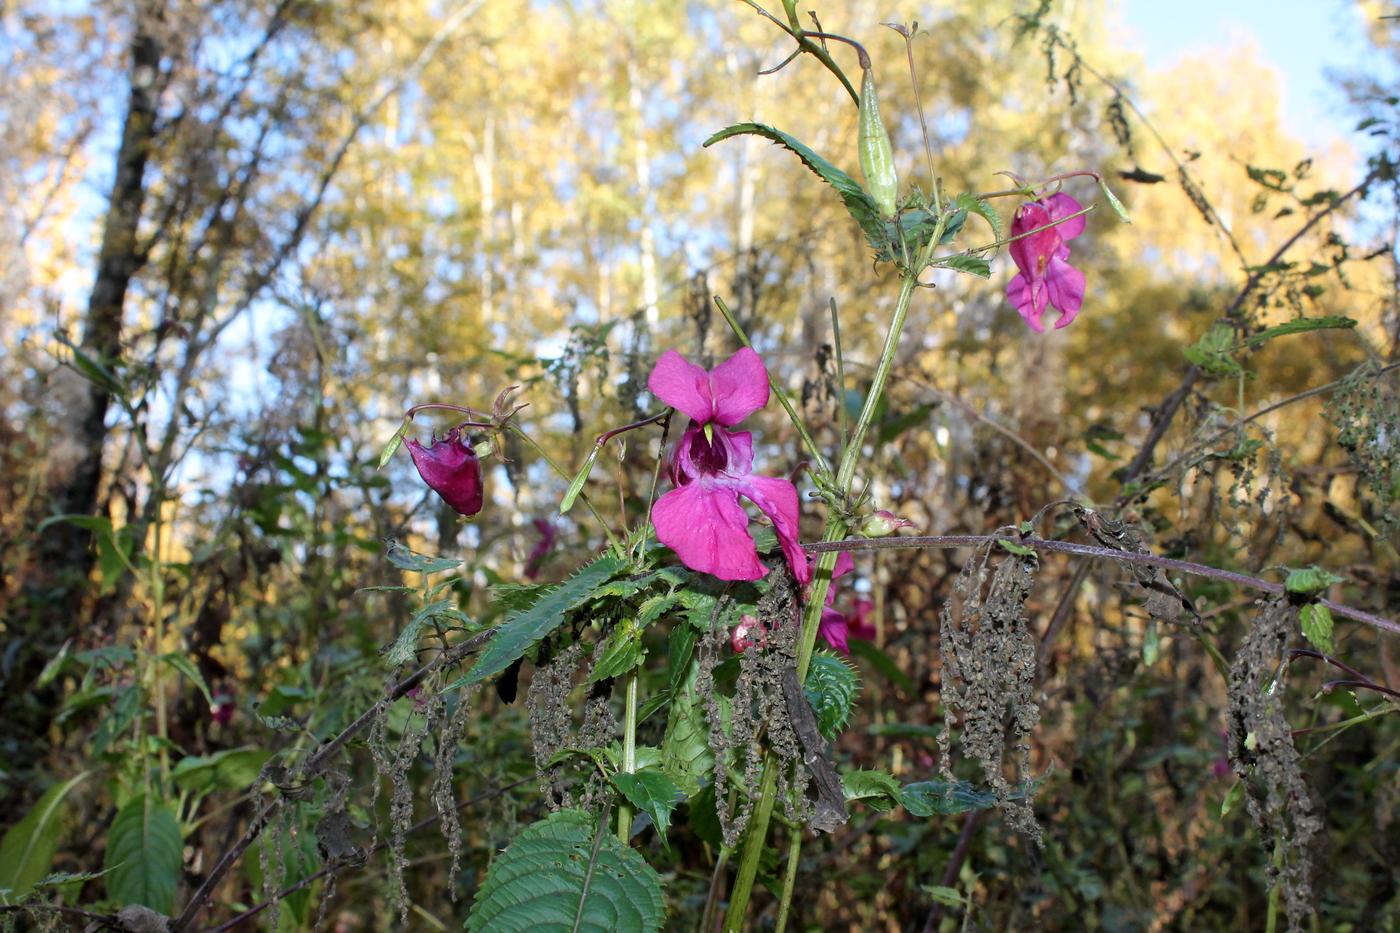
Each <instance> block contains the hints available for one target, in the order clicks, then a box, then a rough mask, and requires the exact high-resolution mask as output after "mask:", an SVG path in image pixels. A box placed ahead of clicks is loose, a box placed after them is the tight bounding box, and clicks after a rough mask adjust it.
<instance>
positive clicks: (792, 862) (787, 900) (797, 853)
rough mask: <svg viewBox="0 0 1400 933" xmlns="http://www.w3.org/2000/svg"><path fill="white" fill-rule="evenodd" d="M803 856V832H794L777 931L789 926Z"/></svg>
mask: <svg viewBox="0 0 1400 933" xmlns="http://www.w3.org/2000/svg"><path fill="white" fill-rule="evenodd" d="M801 857H802V832H801V830H797V831H795V832H794V833H793V834H792V845H790V846H788V860H787V870H786V871H784V872H783V896H782V899H781V900H780V901H778V924H777V926H776V927H775V928H774V929H775V930H776V933H783V930H784V929H786V928H787V918H788V908H789V907H790V906H791V905H792V886H793V882H795V881H796V880H797V863H798V861H799V860H800V859H801Z"/></svg>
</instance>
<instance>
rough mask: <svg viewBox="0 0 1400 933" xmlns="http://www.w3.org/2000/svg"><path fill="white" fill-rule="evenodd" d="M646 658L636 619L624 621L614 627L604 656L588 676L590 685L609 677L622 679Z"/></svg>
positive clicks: (605, 645) (601, 656)
mask: <svg viewBox="0 0 1400 933" xmlns="http://www.w3.org/2000/svg"><path fill="white" fill-rule="evenodd" d="M645 657H646V651H645V650H644V649H643V648H642V635H641V631H640V629H639V628H638V627H637V622H636V620H635V619H624V620H623V621H622V622H621V623H619V624H618V625H616V626H614V628H613V630H612V632H611V633H609V635H608V639H607V642H606V643H605V644H604V645H603V651H602V654H601V655H600V656H599V658H598V662H597V663H596V664H594V665H593V670H592V671H591V672H590V673H589V675H588V680H587V681H586V682H587V683H589V684H596V683H598V682H599V681H601V680H606V679H607V678H609V677H621V676H622V675H623V674H625V673H627V672H628V671H630V670H632V669H633V668H634V667H636V666H637V665H638V664H641V663H642V660H643V659H644V658H645Z"/></svg>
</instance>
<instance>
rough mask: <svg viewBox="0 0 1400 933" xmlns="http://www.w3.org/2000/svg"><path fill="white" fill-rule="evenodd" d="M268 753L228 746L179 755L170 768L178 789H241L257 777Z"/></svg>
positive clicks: (268, 756) (199, 790)
mask: <svg viewBox="0 0 1400 933" xmlns="http://www.w3.org/2000/svg"><path fill="white" fill-rule="evenodd" d="M271 757H272V752H269V751H264V750H263V749H261V748H254V747H252V746H248V747H246V748H229V749H225V750H224V751H221V752H214V753H213V754H211V755H199V756H192V757H189V758H182V759H180V761H179V762H178V763H177V764H176V765H175V768H174V769H173V770H172V771H171V773H170V776H171V777H172V778H174V779H175V786H176V787H178V788H180V789H181V790H190V791H198V792H202V793H208V792H209V791H212V790H243V789H244V788H245V787H247V786H248V785H250V784H252V783H253V781H254V780H256V779H257V776H258V773H259V772H260V771H261V770H262V766H263V764H264V763H265V762H266V761H267V760H268V759H269V758H271Z"/></svg>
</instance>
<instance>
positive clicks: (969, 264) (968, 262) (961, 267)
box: [933, 253, 992, 279]
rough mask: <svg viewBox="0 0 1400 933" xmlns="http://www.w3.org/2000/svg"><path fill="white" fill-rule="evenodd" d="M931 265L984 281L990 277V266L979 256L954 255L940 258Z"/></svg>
mask: <svg viewBox="0 0 1400 933" xmlns="http://www.w3.org/2000/svg"><path fill="white" fill-rule="evenodd" d="M933 264H934V265H935V266H938V267H940V268H943V269H952V270H953V271H954V272H966V273H967V274H968V275H976V276H981V277H982V278H984V279H989V278H991V277H992V264H991V263H990V262H988V261H987V260H985V259H983V258H982V257H981V256H969V255H968V254H966V253H956V254H954V255H952V256H943V257H940V258H938V259H936V260H934V262H933Z"/></svg>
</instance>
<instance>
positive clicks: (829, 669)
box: [805, 652, 860, 742]
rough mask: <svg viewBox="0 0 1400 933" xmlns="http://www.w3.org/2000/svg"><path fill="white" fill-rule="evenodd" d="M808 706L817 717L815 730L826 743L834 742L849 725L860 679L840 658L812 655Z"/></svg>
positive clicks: (806, 686)
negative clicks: (810, 706)
mask: <svg viewBox="0 0 1400 933" xmlns="http://www.w3.org/2000/svg"><path fill="white" fill-rule="evenodd" d="M805 689H806V692H807V702H808V703H810V704H811V705H812V712H814V713H815V714H816V716H817V730H818V731H819V732H821V734H822V738H824V739H826V740H827V741H829V742H830V741H833V740H835V738H836V736H838V735H840V734H841V730H843V729H845V728H846V723H847V722H849V721H850V718H851V709H852V708H853V707H854V706H855V697H856V694H857V693H859V692H860V677H859V675H857V674H856V672H855V671H854V670H852V669H851V667H850V666H849V665H847V664H846V663H845V662H844V661H842V660H841V659H840V658H838V657H836V656H834V655H830V654H826V653H825V652H822V653H819V654H814V655H812V664H811V667H809V668H808V669H807V683H806V685H805Z"/></svg>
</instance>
